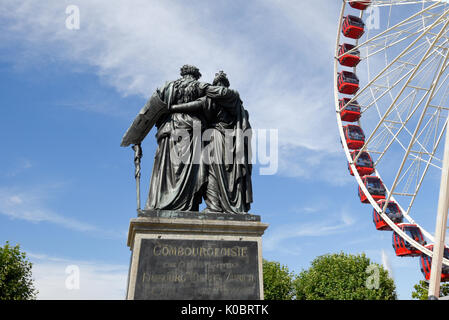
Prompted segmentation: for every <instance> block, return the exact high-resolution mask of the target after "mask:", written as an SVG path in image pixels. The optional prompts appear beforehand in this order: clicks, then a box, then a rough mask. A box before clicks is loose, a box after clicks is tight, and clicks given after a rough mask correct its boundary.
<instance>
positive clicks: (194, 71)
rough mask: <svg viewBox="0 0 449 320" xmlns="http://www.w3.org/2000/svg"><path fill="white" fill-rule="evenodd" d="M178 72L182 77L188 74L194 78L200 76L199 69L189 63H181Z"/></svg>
mask: <svg viewBox="0 0 449 320" xmlns="http://www.w3.org/2000/svg"><path fill="white" fill-rule="evenodd" d="M180 73H181V76H182V77H185V76H188V75H190V76H192V77H194V78H195V79H196V80H198V79H199V78H201V73H200V69H198V68H197V67H195V66H192V65H189V64H185V65H183V66H182V67H181V70H180Z"/></svg>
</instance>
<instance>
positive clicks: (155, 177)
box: [121, 65, 252, 213]
mask: <svg viewBox="0 0 449 320" xmlns="http://www.w3.org/2000/svg"><path fill="white" fill-rule="evenodd" d="M200 77H201V73H200V72H199V70H198V68H196V67H194V66H190V65H184V66H183V67H182V68H181V78H180V79H177V80H175V81H169V82H166V83H165V85H164V86H162V87H161V88H159V89H157V90H156V92H155V93H154V94H153V95H152V97H151V98H150V99H149V101H148V102H147V104H146V105H145V106H144V107H143V108H142V110H141V111H140V112H139V114H138V116H137V117H136V119H135V120H134V122H133V124H132V125H131V127H130V128H129V129H128V131H127V132H126V133H125V136H124V137H123V140H122V144H121V145H122V146H128V145H130V144H134V146H133V149H134V150H135V157H134V159H135V163H136V173H135V176H136V179H137V188H138V209H140V195H139V194H140V191H139V188H140V182H139V180H138V179H139V178H140V157H141V148H140V143H141V142H142V140H143V139H144V138H145V136H146V135H147V134H148V132H149V131H150V130H151V128H152V127H153V126H154V125H156V127H157V133H156V139H157V142H158V148H157V151H156V155H155V159H154V164H153V171H152V176H151V181H150V190H149V195H148V200H147V202H146V205H145V209H146V210H148V209H160V210H177V211H198V210H199V205H200V203H201V201H202V199H203V198H204V200H205V202H206V205H207V208H206V211H207V212H223V213H247V212H248V211H249V209H250V204H251V202H252V185H251V163H250V162H251V159H250V158H251V145H250V142H251V126H250V124H249V120H248V112H247V111H246V110H245V109H244V108H243V104H242V101H241V100H240V96H239V93H238V92H237V91H235V90H232V89H230V88H229V80H228V78H227V76H226V74H225V73H224V72H222V71H221V72H219V73H217V74H216V77H215V79H214V81H213V84H212V85H210V84H208V83H203V82H200V81H198V79H199V78H200ZM205 138H206V139H205ZM204 140H206V141H204Z"/></svg>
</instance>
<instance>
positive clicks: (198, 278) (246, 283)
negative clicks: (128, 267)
mask: <svg viewBox="0 0 449 320" xmlns="http://www.w3.org/2000/svg"><path fill="white" fill-rule="evenodd" d="M134 299H159V300H164V299H179V300H181V299H188V300H195V299H213V300H215V299H217V300H218V299H254V300H256V299H260V297H259V270H258V247H257V242H256V241H224V240H184V239H182V240H181V239H180V240H175V239H142V243H141V246H140V256H139V264H138V268H137V279H136V286H135V293H134Z"/></svg>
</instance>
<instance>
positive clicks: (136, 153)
mask: <svg viewBox="0 0 449 320" xmlns="http://www.w3.org/2000/svg"><path fill="white" fill-rule="evenodd" d="M132 148H133V150H134V161H136V159H140V158H142V147H141V146H140V143H138V144H135V145H133V146H132Z"/></svg>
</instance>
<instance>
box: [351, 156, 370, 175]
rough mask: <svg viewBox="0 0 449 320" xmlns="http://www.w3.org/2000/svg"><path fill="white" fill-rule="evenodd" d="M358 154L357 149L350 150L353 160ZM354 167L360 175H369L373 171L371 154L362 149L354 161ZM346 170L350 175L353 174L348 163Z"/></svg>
mask: <svg viewBox="0 0 449 320" xmlns="http://www.w3.org/2000/svg"><path fill="white" fill-rule="evenodd" d="M358 154H359V150H354V151H351V158H352V160H354V158H355V157H356V156H357V155H358ZM355 168H356V169H357V172H358V173H359V175H360V176H361V177H363V176H366V175H370V174H372V173H373V172H374V163H373V160H372V159H371V156H370V155H369V153H368V152H366V151H363V152H362V153H361V154H360V156H359V157H358V158H357V161H356V163H355ZM348 170H349V173H350V174H351V176H353V175H354V172H352V169H351V166H350V165H349V163H348Z"/></svg>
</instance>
